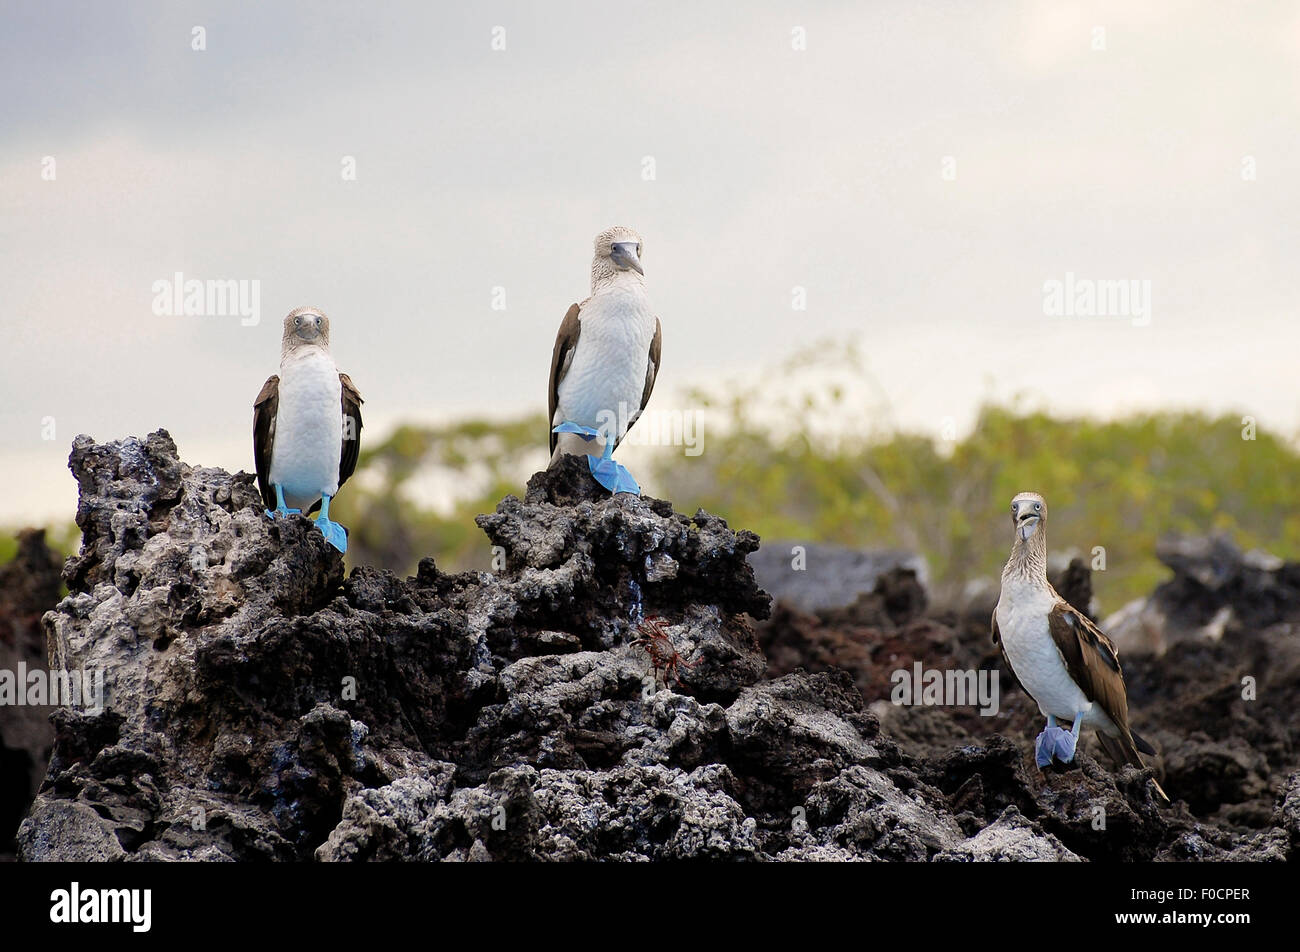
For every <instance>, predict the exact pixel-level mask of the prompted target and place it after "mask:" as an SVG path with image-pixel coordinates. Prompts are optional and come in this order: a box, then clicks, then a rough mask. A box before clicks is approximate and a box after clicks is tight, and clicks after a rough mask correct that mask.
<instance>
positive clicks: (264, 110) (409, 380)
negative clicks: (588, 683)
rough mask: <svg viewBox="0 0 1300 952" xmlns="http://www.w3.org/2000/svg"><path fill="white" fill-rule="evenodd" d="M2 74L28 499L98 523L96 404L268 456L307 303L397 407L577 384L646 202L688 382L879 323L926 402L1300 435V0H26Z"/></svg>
mask: <svg viewBox="0 0 1300 952" xmlns="http://www.w3.org/2000/svg"><path fill="white" fill-rule="evenodd" d="M444 6H446V7H448V9H442V7H444ZM471 7H472V8H471ZM196 46H201V47H203V48H201V49H196V48H195V47H196ZM0 90H2V91H3V95H0V371H3V373H2V374H0V397H2V398H3V399H0V473H3V476H2V477H0V490H2V491H0V524H9V525H15V524H23V523H40V522H43V521H46V520H49V519H67V518H69V517H70V516H71V514H72V512H73V509H74V507H75V501H76V489H75V484H74V482H73V480H72V478H71V476H70V474H69V473H68V472H67V469H66V462H67V455H68V452H69V447H70V444H71V441H72V439H73V437H74V436H75V435H76V434H78V433H88V434H90V435H92V436H94V437H95V438H96V439H99V440H108V439H117V438H121V437H124V436H127V435H133V434H134V435H141V436H142V435H144V434H145V433H147V432H149V431H151V430H154V429H156V428H158V427H165V428H167V429H168V430H169V431H170V432H171V433H172V435H173V437H174V438H175V439H176V440H177V443H178V445H179V446H180V449H181V455H182V458H183V459H185V460H186V461H188V462H191V463H202V464H204V465H219V466H223V467H225V468H227V469H230V470H232V471H233V470H237V469H241V468H243V469H246V470H251V469H252V451H251V417H252V410H251V405H252V402H253V399H254V397H255V396H256V394H257V392H258V390H259V389H260V387H261V385H262V382H263V381H264V380H265V379H266V377H267V376H269V375H270V374H272V373H274V372H276V370H277V365H278V359H279V337H280V322H281V320H282V318H283V316H284V315H285V314H286V313H287V312H288V311H290V310H291V309H292V308H294V307H297V306H300V305H304V304H312V305H316V306H319V307H321V308H323V309H324V310H325V311H326V313H328V314H329V315H330V319H331V324H332V344H333V351H334V355H335V357H336V359H337V361H338V363H339V365H340V368H341V369H343V370H344V371H346V372H348V373H349V375H350V376H351V378H352V380H353V381H354V382H355V383H356V385H357V386H358V387H359V388H360V390H361V392H362V394H363V395H364V397H365V400H366V404H365V419H366V427H367V434H366V435H367V436H369V435H370V434H375V436H377V437H378V436H382V435H383V433H384V431H385V430H386V429H389V428H391V427H392V426H393V425H395V424H396V423H397V422H399V421H422V420H423V421H443V420H448V419H452V418H456V417H461V416H491V417H506V416H512V415H517V414H523V413H530V412H541V411H542V410H543V408H544V407H545V403H544V401H545V399H546V397H545V378H546V375H547V371H548V369H549V362H550V354H551V348H552V344H553V341H554V337H555V332H556V329H557V327H558V326H559V322H560V320H561V318H562V317H563V315H564V313H565V311H566V310H567V308H568V306H569V305H570V304H571V303H573V302H575V301H579V300H581V299H582V298H584V297H585V296H586V295H587V293H588V291H589V275H590V260H591V243H592V239H593V237H594V236H595V235H596V234H597V233H598V232H600V231H601V230H603V229H605V228H606V227H608V226H610V225H614V224H623V225H628V226H630V227H633V228H635V229H636V230H637V231H639V232H640V233H641V234H642V235H643V237H644V253H643V255H644V265H645V270H646V283H647V287H648V290H649V294H650V297H651V300H652V302H653V304H654V306H655V308H656V310H657V312H658V314H659V316H660V319H661V321H662V326H663V363H662V366H661V371H660V377H659V380H658V383H657V386H656V402H657V403H659V404H660V407H661V408H671V407H674V406H682V403H681V401H683V400H684V399H685V397H684V394H685V393H686V392H687V390H688V388H690V387H692V386H705V387H711V386H717V385H719V384H720V382H722V381H726V380H730V379H743V378H746V377H748V378H750V379H752V378H754V377H755V376H760V377H761V378H762V379H764V380H766V381H767V382H768V384H769V385H770V387H771V388H772V389H773V390H774V391H777V390H779V389H780V388H781V387H782V386H783V383H784V381H783V380H782V377H781V374H780V373H777V372H774V368H778V367H779V366H780V364H781V362H782V361H783V359H784V358H785V357H787V356H788V354H789V353H790V352H791V351H793V350H796V349H800V348H806V347H808V346H810V345H816V346H819V347H821V348H824V349H825V350H826V351H827V352H828V353H834V352H836V351H837V350H838V349H839V348H840V347H841V346H842V345H843V342H845V341H847V340H850V339H852V340H855V341H857V342H858V343H859V345H860V347H861V351H862V353H863V354H864V355H865V359H866V361H867V364H868V366H869V369H870V372H871V374H872V376H873V377H874V379H875V381H876V382H877V384H878V385H879V388H880V390H881V391H883V393H884V394H886V395H887V400H888V406H889V408H890V419H889V421H887V422H889V423H890V424H891V425H895V426H902V427H910V428H916V429H921V430H925V431H930V432H935V431H938V430H939V429H940V428H941V427H942V426H944V425H945V424H946V423H950V422H955V424H956V426H957V428H958V430H962V429H968V428H969V427H970V426H971V425H972V424H973V421H974V418H975V413H976V411H977V409H978V407H979V406H980V404H981V403H982V402H984V401H986V400H1000V401H1006V400H1010V399H1012V398H1014V397H1017V396H1019V397H1021V398H1023V399H1027V400H1029V401H1031V402H1032V403H1033V404H1034V405H1041V406H1043V407H1045V408H1048V409H1051V410H1054V411H1056V412H1062V413H1082V414H1089V415H1094V416H1100V417H1105V416H1111V415H1115V414H1122V413H1125V412H1128V411H1132V410H1137V409H1150V408H1163V407H1172V408H1196V409H1203V410H1207V411H1211V412H1232V413H1237V412H1240V413H1242V414H1250V415H1252V416H1254V417H1255V418H1256V419H1257V421H1258V425H1259V427H1260V428H1261V429H1271V430H1273V431H1275V432H1279V433H1283V434H1286V435H1287V436H1289V437H1293V436H1294V435H1295V434H1296V433H1297V432H1300V391H1298V388H1297V383H1296V379H1297V366H1298V364H1300V326H1297V320H1296V316H1297V315H1296V301H1297V298H1298V295H1297V292H1298V291H1300V278H1298V277H1297V273H1298V269H1297V267H1296V263H1297V251H1298V250H1300V234H1297V230H1298V228H1300V224H1298V223H1300V214H1297V213H1298V212H1300V176H1298V175H1297V170H1298V169H1300V4H1295V3H1285V2H1280V3H1249V4H1234V5H1232V6H1231V8H1230V9H1229V8H1224V7H1222V6H1221V5H1218V4H1211V3H1204V4H1198V3H1167V2H1161V0H1151V2H1144V3H1142V4H1132V3H1131V2H1116V3H1089V4H1070V3H1058V2H1024V3H1015V2H985V3H939V2H916V0H910V2H898V3H892V2H880V3H867V4H864V3H850V2H845V3H830V2H828V3H793V2H784V3H778V2H766V0H758V2H747V3H745V4H738V3H729V4H708V5H705V4H699V3H673V2H658V3H654V4H635V5H634V4H608V3H604V4H602V3H573V4H563V5H561V4H535V3H496V4H490V3H489V4H473V5H461V8H460V9H451V8H450V5H442V4H427V3H384V4H370V5H352V4H340V3H328V2H326V3H319V2H314V3H305V2H304V3H266V4H254V3H229V2H220V3H218V2H177V3H168V4H166V5H163V4H155V3H113V2H85V3H71V2H48V3H41V4H25V5H20V4H15V3H8V4H5V5H4V6H3V8H2V9H0ZM353 170H354V171H355V174H354V175H353V174H351V172H352V171H353ZM178 272H179V273H182V274H183V275H185V277H186V278H187V279H198V280H203V281H207V280H214V281H215V280H234V281H241V282H247V284H246V285H245V286H246V287H247V288H250V289H251V288H252V287H253V286H254V285H253V282H256V287H257V288H258V295H259V297H258V303H259V307H258V309H257V314H256V320H255V321H254V319H253V315H243V316H241V315H240V314H239V313H205V314H200V315H186V314H184V313H180V314H171V313H165V310H166V309H165V308H164V309H162V310H164V313H158V310H159V308H158V307H156V306H155V305H156V304H157V302H156V301H155V298H156V297H157V296H158V293H157V291H156V283H157V282H160V281H170V280H172V279H173V276H174V275H175V274H176V273H178ZM1094 281H1105V282H1125V287H1126V288H1128V289H1131V290H1132V291H1133V294H1132V296H1131V299H1130V300H1129V301H1128V302H1127V304H1128V306H1127V308H1124V307H1120V306H1119V304H1118V299H1115V300H1112V301H1111V302H1110V307H1109V311H1111V312H1112V313H1095V311H1096V310H1097V309H1096V308H1094V309H1093V312H1090V313H1074V314H1067V315H1058V314H1054V313H1052V312H1051V311H1052V308H1051V306H1050V305H1049V303H1048V298H1049V294H1048V291H1047V288H1049V287H1050V286H1051V282H1059V283H1060V286H1061V287H1065V286H1066V285H1067V282H1069V287H1070V288H1071V289H1073V293H1086V292H1079V291H1078V288H1079V287H1080V286H1081V285H1080V282H1082V283H1083V284H1087V283H1088V282H1094ZM1128 282H1135V283H1133V284H1129V283H1128ZM1114 287H1118V285H1115V286H1114ZM1072 296H1073V294H1072ZM1079 300H1080V307H1079V308H1078V310H1082V311H1087V310H1088V309H1087V306H1086V302H1085V301H1084V300H1083V299H1082V298H1081V299H1079ZM1143 301H1146V302H1147V303H1146V305H1145V306H1143V307H1139V306H1138V305H1139V304H1141V302H1143ZM800 305H802V306H800ZM218 310H219V309H218ZM229 310H230V309H227V311H229ZM1103 310H1106V309H1103ZM1139 311H1140V313H1139ZM1113 312H1118V313H1113ZM685 408H686V409H690V408H689V407H688V406H687V407H685Z"/></svg>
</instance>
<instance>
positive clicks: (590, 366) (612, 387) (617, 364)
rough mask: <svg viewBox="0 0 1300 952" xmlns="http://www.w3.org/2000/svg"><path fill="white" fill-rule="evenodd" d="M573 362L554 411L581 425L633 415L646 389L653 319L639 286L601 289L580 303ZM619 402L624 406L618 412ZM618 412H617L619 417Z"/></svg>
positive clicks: (653, 329) (598, 423)
mask: <svg viewBox="0 0 1300 952" xmlns="http://www.w3.org/2000/svg"><path fill="white" fill-rule="evenodd" d="M578 319H579V320H580V321H581V323H582V330H581V333H580V334H579V336H578V346H577V347H576V348H575V349H574V353H573V363H572V364H570V366H569V372H568V374H566V375H565V377H564V380H562V381H561V382H560V386H559V394H558V396H559V401H558V407H557V411H558V413H557V415H558V416H560V417H561V419H564V420H572V421H573V422H574V423H580V424H582V425H583V426H590V427H599V426H601V425H602V424H604V423H606V422H607V420H606V419H602V417H601V414H602V412H603V411H607V412H609V413H613V414H615V417H614V419H616V420H625V419H631V418H632V417H635V416H636V414H637V413H638V412H639V411H640V409H641V395H642V393H643V392H644V391H645V380H646V366H647V364H648V362H649V356H650V341H651V340H653V339H654V334H655V317H654V314H653V313H651V311H650V302H649V300H648V299H647V297H646V293H645V289H644V288H643V287H641V286H640V285H615V286H614V287H611V288H607V289H603V290H601V291H599V292H597V293H596V294H593V295H592V296H591V298H590V299H589V300H588V301H587V302H586V304H584V305H583V307H582V310H581V312H579V315H578ZM620 405H622V406H623V407H625V408H626V409H625V410H622V411H620ZM620 414H621V416H620Z"/></svg>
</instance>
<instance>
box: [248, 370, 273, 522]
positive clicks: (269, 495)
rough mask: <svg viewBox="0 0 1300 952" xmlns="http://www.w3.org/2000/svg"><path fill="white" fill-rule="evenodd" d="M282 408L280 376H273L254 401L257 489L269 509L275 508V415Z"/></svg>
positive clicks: (254, 448) (254, 454)
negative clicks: (273, 477) (272, 471)
mask: <svg viewBox="0 0 1300 952" xmlns="http://www.w3.org/2000/svg"><path fill="white" fill-rule="evenodd" d="M279 406H280V376H279V375H278V374H272V375H271V376H270V377H268V378H267V381H266V383H264V384H262V392H261V393H259V394H258V395H257V399H256V400H254V401H253V463H254V465H255V466H256V467H257V488H258V491H259V492H261V494H262V502H264V503H265V504H266V507H267V508H268V509H273V508H275V490H274V489H272V488H271V483H270V479H271V452H272V450H274V448H275V414H276V410H277V409H279Z"/></svg>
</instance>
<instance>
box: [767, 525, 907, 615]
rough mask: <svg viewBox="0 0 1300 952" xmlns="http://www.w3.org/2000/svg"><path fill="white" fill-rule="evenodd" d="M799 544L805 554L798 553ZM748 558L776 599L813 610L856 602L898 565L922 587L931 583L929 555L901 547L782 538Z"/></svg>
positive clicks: (838, 606)
mask: <svg viewBox="0 0 1300 952" xmlns="http://www.w3.org/2000/svg"><path fill="white" fill-rule="evenodd" d="M796 548H797V549H800V550H802V553H801V554H799V553H796V551H795V550H796ZM796 559H798V562H797V563H796ZM749 561H750V564H751V565H752V566H753V567H754V574H755V575H757V576H758V582H759V584H760V585H762V586H763V588H764V589H766V590H767V591H768V592H771V593H772V598H773V599H774V600H775V601H778V602H784V603H786V604H788V605H790V606H791V607H793V608H797V609H798V610H799V611H802V612H807V613H810V614H811V613H815V612H819V611H828V610H832V609H837V608H844V607H846V606H848V605H852V604H853V603H854V602H855V601H857V599H858V596H860V595H866V594H869V593H871V592H873V591H875V589H876V584H877V582H878V581H879V580H880V578H881V576H883V575H887V574H889V573H890V572H893V571H895V570H896V569H906V570H909V571H911V572H912V573H914V574H915V576H916V578H917V580H918V581H919V582H920V583H921V585H922V587H924V586H926V585H928V584H929V571H930V570H929V566H928V565H927V563H926V561H925V558H924V557H923V556H919V555H916V554H915V553H912V552H904V551H901V550H892V549H881V550H859V549H847V548H844V547H842V546H836V545H826V544H822V543H816V542H791V541H777V542H770V543H767V544H766V545H764V547H763V548H762V549H760V550H759V551H757V552H755V553H754V554H753V555H751V556H750V557H749ZM796 564H798V565H799V566H800V567H799V568H796V567H795V566H796Z"/></svg>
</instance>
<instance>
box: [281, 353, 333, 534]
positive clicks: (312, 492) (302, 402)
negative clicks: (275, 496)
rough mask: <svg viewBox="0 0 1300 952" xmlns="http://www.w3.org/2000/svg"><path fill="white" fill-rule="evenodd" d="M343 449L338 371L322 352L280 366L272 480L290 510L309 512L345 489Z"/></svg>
mask: <svg viewBox="0 0 1300 952" xmlns="http://www.w3.org/2000/svg"><path fill="white" fill-rule="evenodd" d="M342 450H343V385H342V383H341V382H340V381H339V371H338V367H337V366H335V364H334V360H333V358H331V357H330V355H329V353H328V352H327V351H325V350H323V349H321V348H319V347H310V348H304V349H303V351H302V352H300V353H299V354H297V355H294V356H293V357H290V358H289V359H287V360H285V361H284V362H283V363H282V364H281V365H280V400H279V406H278V408H277V410H276V418H275V444H274V446H273V448H272V451H271V473H270V481H271V482H272V483H273V484H275V483H278V484H279V485H281V486H283V487H284V492H285V499H286V501H287V502H288V503H289V506H290V508H294V509H302V510H303V511H304V512H306V511H307V509H309V508H310V507H311V506H312V505H313V504H314V503H315V502H316V500H317V499H319V498H320V497H321V495H322V494H325V495H329V496H333V495H334V494H335V493H337V492H338V489H339V457H340V456H341V454H342Z"/></svg>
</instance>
